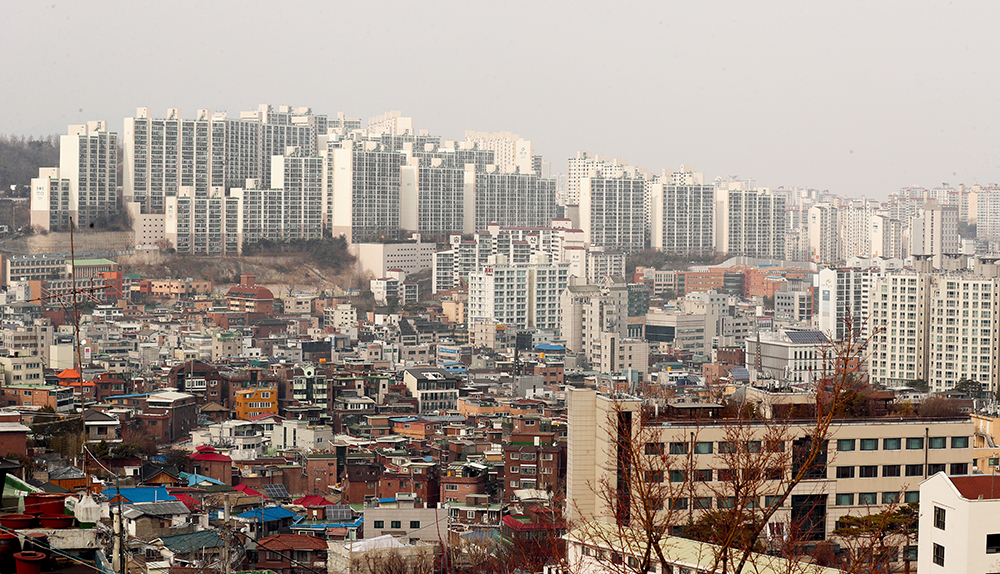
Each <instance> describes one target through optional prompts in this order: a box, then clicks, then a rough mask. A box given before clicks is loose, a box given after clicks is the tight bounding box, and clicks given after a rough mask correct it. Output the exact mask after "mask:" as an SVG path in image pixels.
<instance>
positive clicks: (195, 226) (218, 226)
mask: <svg viewBox="0 0 1000 574" xmlns="http://www.w3.org/2000/svg"><path fill="white" fill-rule="evenodd" d="M242 207H243V200H242V195H241V194H240V193H239V190H233V195H231V196H226V194H225V192H224V191H223V190H222V188H214V189H212V190H211V191H210V192H209V194H208V195H207V196H205V195H196V194H195V192H194V190H193V189H192V188H190V187H182V188H180V190H178V192H177V195H176V196H170V197H167V198H166V206H165V212H166V213H165V214H164V216H163V218H164V221H163V232H164V239H166V240H167V241H169V242H170V244H171V245H172V246H173V247H174V249H176V250H177V252H178V253H196V254H206V255H239V254H240V253H241V252H242V250H243V233H242V225H241V223H242V215H243V214H242Z"/></svg>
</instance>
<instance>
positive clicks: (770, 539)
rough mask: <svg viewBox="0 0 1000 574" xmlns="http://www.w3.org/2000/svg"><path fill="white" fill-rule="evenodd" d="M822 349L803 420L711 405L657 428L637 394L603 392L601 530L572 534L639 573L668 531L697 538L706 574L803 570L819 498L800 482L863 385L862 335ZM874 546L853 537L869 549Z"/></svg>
mask: <svg viewBox="0 0 1000 574" xmlns="http://www.w3.org/2000/svg"><path fill="white" fill-rule="evenodd" d="M849 327H850V325H849ZM846 331H847V332H849V333H851V332H860V331H861V330H860V329H859V330H855V329H850V328H848V329H846ZM820 352H821V353H822V354H823V358H824V360H823V364H822V369H821V373H819V377H818V381H817V383H816V387H815V398H816V401H815V407H814V408H812V409H811V415H810V416H809V417H808V418H804V419H797V420H775V419H765V418H762V417H761V416H760V415H759V414H758V412H757V410H756V409H755V408H753V407H752V406H751V405H747V404H734V405H730V406H729V408H727V409H725V410H723V409H718V411H713V410H711V409H708V412H707V413H706V418H701V419H699V418H694V417H692V418H689V419H687V420H683V421H678V420H673V421H670V422H669V423H666V422H665V421H664V420H662V417H659V416H658V415H659V413H658V412H656V411H654V410H652V409H651V408H650V407H649V406H648V403H647V404H643V401H642V400H641V399H638V398H636V397H628V396H624V395H614V396H612V397H611V399H610V400H612V406H611V408H610V409H609V414H608V416H607V421H606V422H605V423H604V426H605V428H604V432H606V433H608V434H609V435H610V436H611V437H614V438H612V440H610V441H608V445H609V447H608V452H606V453H604V460H605V461H607V463H606V465H605V466H604V467H603V470H604V471H605V473H604V474H603V476H602V477H601V478H599V479H598V480H597V481H596V483H595V484H593V485H592V489H593V492H594V495H595V498H596V500H597V507H598V511H597V512H596V516H594V517H584V519H586V518H596V519H597V520H598V521H603V524H597V521H592V522H588V523H586V524H582V525H580V526H578V527H577V532H581V533H583V535H584V536H586V537H589V538H591V539H596V540H598V541H600V542H601V546H603V547H607V548H622V549H629V550H628V553H629V555H628V556H625V555H624V550H623V554H622V555H616V552H615V551H611V552H610V554H609V555H608V556H606V557H605V558H607V560H606V562H607V566H608V567H609V568H610V569H611V570H612V571H615V570H617V571H621V572H641V573H645V572H650V571H651V570H653V568H654V566H656V564H657V563H660V564H663V565H664V566H665V565H667V564H669V563H670V554H671V548H670V545H671V543H672V541H674V540H676V539H674V538H671V534H677V535H680V536H685V537H688V538H693V539H696V540H699V541H701V542H704V543H706V544H707V545H706V546H704V548H706V549H708V550H706V552H710V553H711V559H710V560H708V563H709V564H710V568H707V569H708V571H713V572H727V573H731V574H739V573H742V572H744V571H747V569H748V568H749V569H750V570H751V571H752V570H756V569H758V568H760V567H761V566H762V564H761V561H772V558H771V557H770V556H768V554H770V555H774V554H777V557H775V558H774V559H773V560H774V561H773V563H771V564H769V565H768V567H769V568H770V569H772V570H774V571H778V570H785V571H797V570H801V569H802V568H803V567H804V563H802V562H799V561H798V560H796V559H797V558H798V557H800V556H801V554H802V552H803V551H802V548H803V546H804V544H805V543H807V542H810V543H811V542H813V541H815V540H822V538H823V536H824V535H825V531H824V525H823V522H824V521H825V513H821V512H819V511H820V510H822V509H823V508H825V506H824V507H820V505H821V504H822V505H825V498H826V495H825V493H822V492H819V491H817V490H816V489H822V486H820V483H818V482H817V483H810V482H808V481H811V480H813V479H825V478H826V476H827V466H828V463H829V462H830V461H829V460H828V458H829V454H828V452H827V449H828V444H829V442H830V439H831V437H832V436H833V431H834V427H835V422H836V420H837V419H838V417H841V416H843V415H844V413H845V409H847V408H848V405H849V404H854V403H855V402H856V401H857V399H858V397H859V396H862V395H863V394H864V393H863V391H864V389H865V388H866V387H867V376H866V372H865V371H864V369H863V365H864V364H865V358H866V353H867V352H868V350H867V348H866V347H865V344H864V340H862V339H861V338H860V337H857V336H855V337H849V338H848V339H846V340H845V341H843V342H840V343H836V344H826V345H822V346H821V348H820ZM707 415H712V417H711V418H707ZM722 416H724V417H725V418H721V417H722ZM717 417H720V418H717ZM716 445H717V446H716ZM696 450H697V451H698V452H697V454H699V455H706V454H711V456H710V457H708V456H696ZM707 460H711V461H713V462H712V463H711V464H708V463H706V462H704V461H707ZM812 484H816V485H817V486H815V487H813V486H811V485H812ZM793 493H795V497H794V500H793ZM820 501H822V502H820ZM793 503H794V505H793ZM810 505H815V506H810ZM793 506H794V508H793ZM578 514H581V513H578ZM608 524H612V525H613V528H610V529H609V528H608V527H607V525H608ZM878 540H879V539H878V537H868V538H857V539H856V540H855V542H857V544H858V545H859V547H863V548H869V547H870V546H871V545H873V544H876V543H877V542H878ZM764 551H767V553H768V554H763V552H764ZM858 555H859V556H865V555H871V552H869V554H865V551H862V552H861V554H858ZM868 563H871V561H869V562H868Z"/></svg>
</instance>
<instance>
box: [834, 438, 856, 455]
mask: <svg viewBox="0 0 1000 574" xmlns="http://www.w3.org/2000/svg"><path fill="white" fill-rule="evenodd" d="M837 450H838V451H840V452H850V451H852V450H854V439H853V438H842V439H840V440H838V441H837Z"/></svg>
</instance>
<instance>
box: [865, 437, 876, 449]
mask: <svg viewBox="0 0 1000 574" xmlns="http://www.w3.org/2000/svg"><path fill="white" fill-rule="evenodd" d="M861 450H878V439H877V438H863V439H861Z"/></svg>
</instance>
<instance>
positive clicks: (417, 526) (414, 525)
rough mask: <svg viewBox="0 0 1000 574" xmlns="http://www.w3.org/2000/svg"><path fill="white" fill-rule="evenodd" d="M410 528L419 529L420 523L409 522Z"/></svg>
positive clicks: (416, 521) (415, 521) (417, 521)
mask: <svg viewBox="0 0 1000 574" xmlns="http://www.w3.org/2000/svg"><path fill="white" fill-rule="evenodd" d="M410 528H420V521H419V520H411V521H410Z"/></svg>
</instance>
